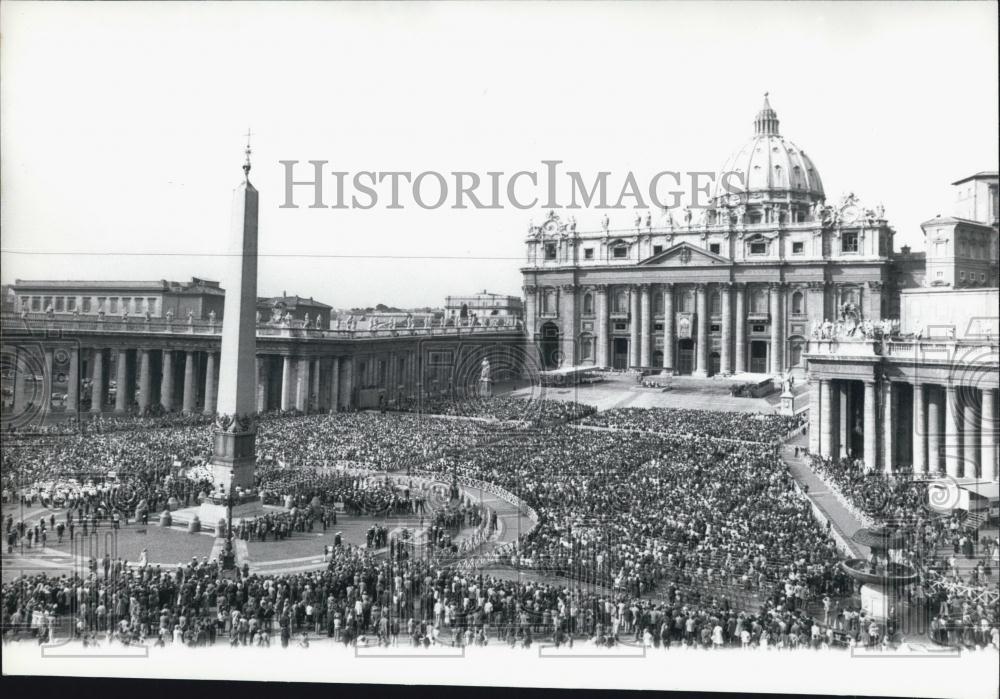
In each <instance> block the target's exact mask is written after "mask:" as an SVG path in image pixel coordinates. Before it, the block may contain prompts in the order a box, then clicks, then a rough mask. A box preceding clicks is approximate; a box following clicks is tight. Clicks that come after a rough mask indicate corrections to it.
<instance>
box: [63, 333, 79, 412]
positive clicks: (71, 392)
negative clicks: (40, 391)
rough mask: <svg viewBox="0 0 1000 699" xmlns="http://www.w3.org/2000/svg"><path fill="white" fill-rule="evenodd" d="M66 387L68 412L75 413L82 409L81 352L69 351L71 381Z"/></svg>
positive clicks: (74, 349) (76, 350)
mask: <svg viewBox="0 0 1000 699" xmlns="http://www.w3.org/2000/svg"><path fill="white" fill-rule="evenodd" d="M68 381H69V382H68V383H67V385H66V410H67V412H72V413H75V412H76V411H77V410H79V409H80V351H79V350H78V349H76V348H75V347H74V348H73V349H71V350H70V351H69V379H68Z"/></svg>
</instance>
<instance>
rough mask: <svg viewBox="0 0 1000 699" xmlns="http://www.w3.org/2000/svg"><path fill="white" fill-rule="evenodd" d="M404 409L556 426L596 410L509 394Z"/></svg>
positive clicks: (434, 400) (427, 400) (419, 403)
mask: <svg viewBox="0 0 1000 699" xmlns="http://www.w3.org/2000/svg"><path fill="white" fill-rule="evenodd" d="M399 409H400V410H404V411H411V412H419V413H424V414H428V415H454V416H458V417H473V418H482V419H486V420H496V421H500V422H511V421H513V422H529V423H533V424H553V423H563V422H571V421H573V420H578V419H580V418H581V417H585V416H587V415H591V414H593V413H594V412H595V411H596V408H594V406H592V405H585V404H583V403H577V402H575V401H559V400H533V399H530V398H515V397H511V396H506V395H499V396H489V397H484V398H473V399H471V400H456V399H454V398H448V397H437V398H424V399H422V400H419V401H413V402H410V403H407V404H401V405H400V406H399Z"/></svg>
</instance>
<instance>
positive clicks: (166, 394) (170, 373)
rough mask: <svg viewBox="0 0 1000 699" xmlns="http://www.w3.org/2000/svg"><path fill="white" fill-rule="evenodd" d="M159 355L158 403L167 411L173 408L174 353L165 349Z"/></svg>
mask: <svg viewBox="0 0 1000 699" xmlns="http://www.w3.org/2000/svg"><path fill="white" fill-rule="evenodd" d="M161 355H162V361H161V362H160V364H161V371H160V405H161V406H163V409H164V410H166V411H167V412H168V413H169V412H170V411H171V410H173V409H174V353H173V350H168V349H165V350H163V351H162V352H161Z"/></svg>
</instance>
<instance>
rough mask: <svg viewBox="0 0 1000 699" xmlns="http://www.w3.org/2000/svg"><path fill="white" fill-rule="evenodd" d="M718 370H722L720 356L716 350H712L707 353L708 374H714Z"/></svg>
mask: <svg viewBox="0 0 1000 699" xmlns="http://www.w3.org/2000/svg"><path fill="white" fill-rule="evenodd" d="M720 371H722V358H721V357H720V356H719V353H718V352H712V353H711V354H710V355H708V375H709V376H715V375H716V374H718V373H719V372H720Z"/></svg>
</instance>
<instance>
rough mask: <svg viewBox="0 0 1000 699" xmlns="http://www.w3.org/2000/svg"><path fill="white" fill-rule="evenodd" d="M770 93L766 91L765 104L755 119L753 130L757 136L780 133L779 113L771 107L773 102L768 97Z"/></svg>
mask: <svg viewBox="0 0 1000 699" xmlns="http://www.w3.org/2000/svg"><path fill="white" fill-rule="evenodd" d="M767 96H768V93H766V92H765V93H764V106H762V107H761V108H760V111H759V112H757V117H756V118H755V119H754V120H753V132H754V135H755V136H777V135H779V134H778V113H777V112H775V111H774V109H772V108H771V102H770V101H769V100H768V99H767Z"/></svg>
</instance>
